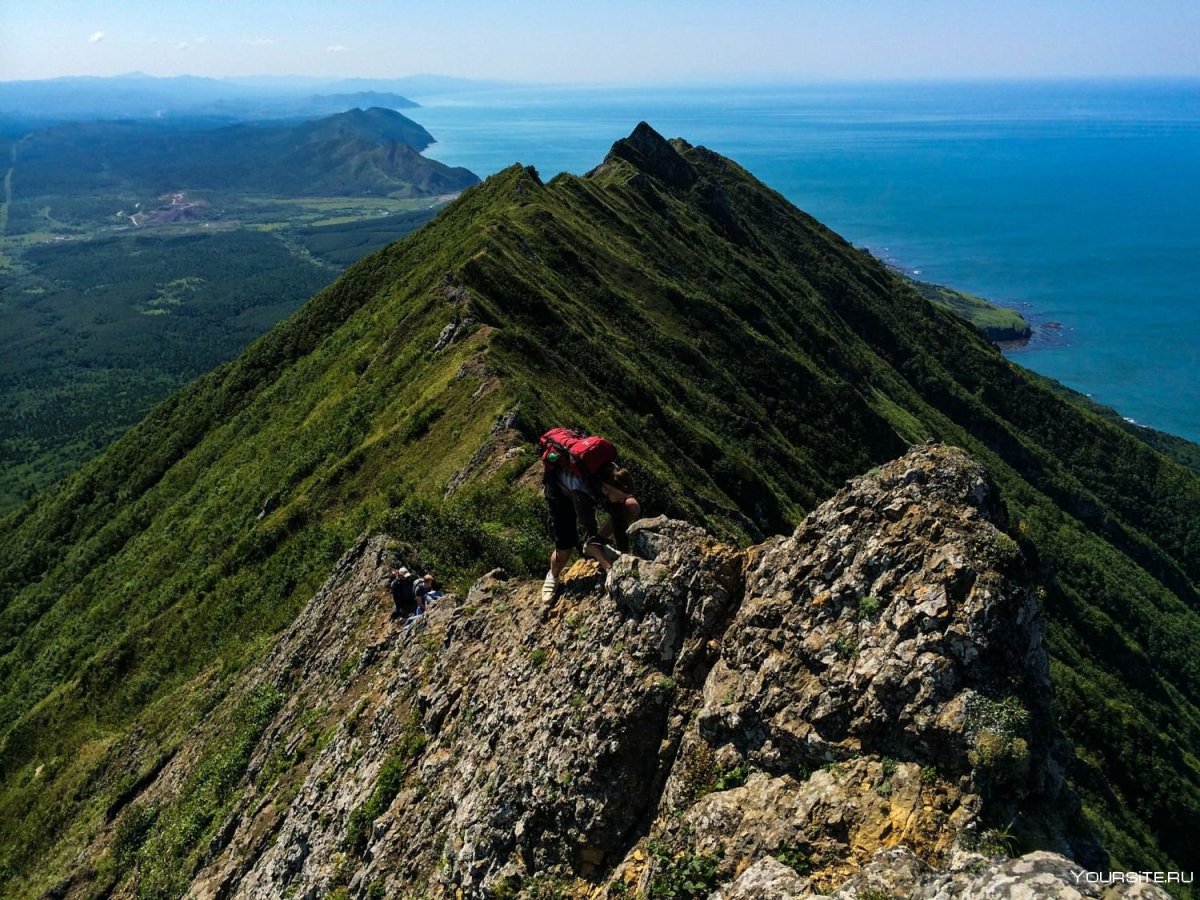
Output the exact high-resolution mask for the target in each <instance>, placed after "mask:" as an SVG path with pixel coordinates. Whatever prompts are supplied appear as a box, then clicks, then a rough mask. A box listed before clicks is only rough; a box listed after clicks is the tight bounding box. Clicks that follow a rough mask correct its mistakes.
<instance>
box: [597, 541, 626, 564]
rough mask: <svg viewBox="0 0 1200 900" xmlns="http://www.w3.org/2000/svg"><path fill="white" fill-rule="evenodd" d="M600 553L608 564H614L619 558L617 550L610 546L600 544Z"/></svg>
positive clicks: (619, 552)
mask: <svg viewBox="0 0 1200 900" xmlns="http://www.w3.org/2000/svg"><path fill="white" fill-rule="evenodd" d="M600 552H601V553H603V554H604V558H605V559H607V560H608V561H609V562H610V563H611V562H616V561H617V560H618V559H620V558H621V551H620V550H618V549H617V548H616V547H614V546H612V544H601V545H600Z"/></svg>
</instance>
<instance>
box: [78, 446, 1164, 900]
mask: <svg viewBox="0 0 1200 900" xmlns="http://www.w3.org/2000/svg"><path fill="white" fill-rule="evenodd" d="M1003 525H1004V522H1003V507H1002V506H1001V505H1000V503H999V501H998V498H997V492H996V488H995V486H994V485H993V483H992V482H991V480H990V478H989V477H988V475H987V474H986V472H985V471H984V470H983V468H982V467H981V466H980V465H978V464H977V463H975V462H974V461H972V460H971V459H970V458H969V457H968V456H967V455H966V454H965V453H963V452H962V451H959V450H957V449H954V448H951V447H948V446H944V445H940V444H933V443H929V444H925V445H920V446H918V447H915V448H913V449H912V450H910V451H909V452H908V453H907V454H906V455H905V456H903V457H902V458H900V459H898V460H895V461H894V462H891V463H889V464H887V465H884V466H882V467H880V468H879V469H877V470H875V471H872V472H871V473H869V474H867V475H865V476H862V477H860V478H857V479H854V480H853V481H851V482H849V483H848V484H847V485H846V486H845V488H844V489H843V490H842V491H840V492H839V493H838V494H837V495H836V496H834V497H833V498H832V499H830V500H829V501H828V502H826V503H825V504H823V505H822V506H820V507H819V508H818V509H817V510H815V511H814V512H813V513H812V514H811V515H810V516H808V517H807V518H806V519H805V520H804V521H803V523H802V524H801V525H800V526H799V527H798V528H797V529H796V530H795V532H794V533H793V534H791V535H788V536H781V537H775V538H772V539H770V540H768V541H766V542H765V543H762V544H759V545H757V546H754V547H751V548H750V549H749V550H746V551H740V550H737V549H735V548H734V547H732V546H729V545H727V544H725V543H722V542H721V541H719V540H717V539H715V538H714V537H712V536H711V535H710V534H708V533H707V532H705V531H703V530H702V529H700V528H697V527H694V526H691V525H689V524H687V523H685V522H681V521H677V520H671V519H668V518H665V517H660V518H656V519H644V520H642V521H640V522H638V523H636V524H635V525H634V526H633V528H632V530H631V533H632V552H631V553H629V554H626V555H624V556H622V557H621V558H620V559H619V560H618V561H617V563H616V564H615V565H614V566H613V569H612V571H611V572H610V573H609V575H608V576H607V578H605V577H602V575H601V574H600V573H599V572H598V571H597V570H596V569H595V566H594V564H593V563H590V562H588V563H582V562H581V563H577V564H576V565H575V566H574V567H573V568H572V569H571V570H570V571H569V572H568V573H567V576H566V579H565V583H564V591H563V593H562V594H561V596H560V597H559V598H558V599H557V600H556V601H555V602H554V603H553V604H552V605H546V604H545V603H543V602H542V600H541V598H540V594H539V590H538V585H537V584H536V583H533V582H529V581H521V580H517V579H514V578H510V577H509V576H508V575H507V574H506V573H505V572H503V571H502V570H496V571H492V572H490V573H488V574H487V575H485V576H484V577H482V578H481V579H479V580H478V581H477V582H476V583H475V584H474V586H473V587H472V588H471V589H470V591H469V592H468V593H467V594H466V596H453V595H450V596H447V597H445V598H443V599H441V600H440V601H438V602H437V603H436V604H434V605H433V606H432V607H431V608H430V611H429V612H428V614H427V615H425V616H424V617H422V618H419V619H417V620H416V621H415V622H412V623H408V624H398V623H396V622H394V621H393V620H390V619H389V618H388V616H389V611H390V600H389V599H388V598H387V596H386V593H385V592H384V590H383V589H382V587H381V585H382V580H383V579H384V578H385V576H386V574H387V572H388V570H389V567H390V566H391V565H392V564H393V563H394V562H395V557H396V556H397V554H399V555H400V556H401V557H403V555H404V553H405V549H404V547H403V546H402V545H400V544H398V543H397V542H396V541H395V540H393V539H391V538H388V537H383V536H377V537H371V538H365V537H364V538H363V539H362V540H361V541H360V542H359V543H358V544H357V546H355V547H354V548H353V549H352V550H351V551H350V552H349V553H347V554H346V556H345V557H344V558H343V559H342V560H341V562H340V563H339V564H338V566H337V567H336V569H335V571H334V572H333V573H332V575H331V576H330V578H329V580H328V582H327V583H326V584H325V585H324V587H322V588H321V590H320V591H318V592H317V593H316V595H315V596H314V597H313V598H312V599H311V601H310V602H309V603H308V604H307V606H306V607H305V609H304V610H303V612H302V613H301V614H300V616H299V617H298V618H297V619H296V621H295V622H294V624H293V625H292V626H291V628H290V629H289V630H288V631H287V633H286V634H285V635H284V636H283V637H282V638H281V639H280V640H279V642H278V643H277V645H276V646H275V647H274V649H273V650H272V651H271V652H270V653H269V654H268V655H267V657H266V658H265V661H264V662H263V663H262V664H261V665H260V666H258V667H257V668H256V669H254V670H252V671H251V672H249V673H248V674H247V675H246V676H245V677H244V678H243V680H242V682H241V683H240V686H239V687H238V688H237V689H235V690H234V691H232V692H231V693H230V695H229V696H228V697H227V698H226V700H225V701H224V702H223V703H221V704H220V705H219V706H218V707H216V708H215V709H213V710H212V711H211V712H210V713H208V715H207V716H206V717H205V719H204V721H203V723H202V726H201V727H200V728H199V729H196V730H195V731H194V732H193V734H192V736H191V737H190V738H189V740H188V741H187V742H186V743H184V745H183V746H182V747H181V748H180V749H179V750H178V751H177V752H176V753H175V754H174V755H173V756H172V757H171V758H170V759H169V760H167V761H165V763H164V764H163V765H162V766H161V767H160V768H159V769H158V770H157V772H156V773H155V775H154V777H153V778H151V779H149V780H147V781H146V782H145V783H144V784H141V785H139V786H138V789H137V790H136V791H133V792H131V793H130V795H129V796H127V797H126V798H125V803H124V805H123V806H122V807H121V808H120V809H117V810H112V811H111V815H110V821H111V823H110V826H109V827H108V828H107V829H105V831H104V832H103V834H102V835H101V836H100V837H99V838H98V839H97V840H96V841H95V842H93V844H92V845H91V846H90V847H88V848H87V849H86V850H85V851H84V852H83V854H82V855H81V857H80V858H81V860H88V859H95V858H96V857H97V856H99V855H100V854H101V853H105V852H108V853H116V854H118V855H119V856H120V855H121V854H124V856H123V857H122V858H125V859H136V860H137V862H136V864H135V866H134V869H135V871H133V872H131V873H130V875H131V877H130V878H128V879H126V880H124V881H122V882H121V884H120V885H118V887H117V889H116V891H115V892H114V893H113V896H139V895H140V894H139V893H138V892H137V890H136V889H135V887H134V885H135V884H140V885H141V886H142V888H143V889H144V888H145V887H146V886H148V885H152V884H154V883H155V880H156V879H157V880H158V882H159V883H166V882H168V881H170V879H171V878H173V877H178V876H179V874H180V873H175V872H155V871H153V866H154V859H155V856H154V854H153V853H152V852H147V851H148V850H152V848H153V842H154V841H155V840H158V839H159V836H160V835H161V834H163V833H167V832H169V831H170V830H171V829H172V828H177V827H184V826H185V824H186V821H185V817H184V818H181V817H179V816H178V815H177V811H178V810H179V808H180V806H181V805H184V806H186V802H185V803H182V804H181V799H182V800H186V797H188V796H190V795H191V794H192V793H194V792H195V790H196V785H197V782H198V781H202V780H203V779H205V778H210V777H212V776H211V772H212V765H211V763H210V762H209V760H208V757H209V756H211V748H212V747H213V746H226V745H228V743H229V740H230V739H229V738H228V737H226V735H228V734H230V733H233V734H236V733H237V728H236V725H237V723H238V722H239V721H242V720H245V719H246V717H247V716H248V715H249V713H248V712H247V711H248V710H261V709H263V708H264V707H265V709H266V710H267V712H266V714H265V715H264V716H263V719H264V722H263V724H261V727H260V730H259V731H258V735H257V737H252V738H251V739H250V747H249V748H248V749H249V763H248V765H247V766H246V769H245V773H244V775H243V776H242V781H241V783H240V784H239V785H238V789H239V791H240V795H239V797H240V799H239V800H238V801H237V803H236V805H235V807H234V809H233V812H232V814H231V815H229V817H228V818H227V820H226V821H225V822H224V823H223V824H221V826H220V827H219V828H218V829H217V831H216V837H215V838H214V839H213V840H212V842H211V844H210V845H209V847H208V848H207V851H206V852H205V854H204V856H203V859H202V865H201V866H200V867H199V869H198V871H197V872H196V873H195V874H194V875H191V876H188V877H187V879H186V884H183V885H177V886H182V887H185V892H186V895H187V896H189V897H197V898H234V897H239V898H251V897H254V898H260V897H261V898H265V897H296V898H314V900H315V898H318V897H327V896H349V897H372V898H375V897H414V898H415V897H464V898H475V897H505V896H509V897H512V896H526V897H555V896H561V897H575V896H578V897H585V896H586V897H636V896H641V897H651V898H653V897H701V896H709V895H710V894H711V895H712V896H716V897H722V898H726V900H733V898H771V897H807V896H832V897H838V898H844V900H850V898H882V897H927V898H935V897H937V898H950V897H963V898H967V897H1014V898H1016V897H1099V896H1101V894H1100V892H1099V890H1100V889H1099V887H1098V886H1097V885H1096V884H1095V883H1092V882H1089V881H1088V880H1087V879H1086V878H1085V877H1084V876H1085V873H1086V872H1087V871H1089V870H1090V868H1091V867H1093V866H1098V865H1100V866H1102V865H1103V863H1104V860H1103V857H1102V855H1101V854H1100V852H1099V850H1098V848H1097V847H1096V846H1095V845H1094V844H1092V843H1090V842H1089V841H1088V840H1087V839H1080V838H1079V837H1078V836H1076V835H1074V834H1073V833H1072V830H1071V823H1072V820H1073V817H1074V812H1075V811H1076V807H1077V803H1076V801H1075V799H1074V798H1073V796H1072V795H1071V794H1070V792H1069V791H1068V790H1067V789H1066V788H1065V787H1064V783H1063V778H1062V775H1061V771H1062V766H1063V764H1064V759H1063V756H1064V754H1068V753H1069V752H1070V751H1069V748H1068V747H1067V745H1066V744H1065V743H1064V742H1063V741H1062V739H1061V738H1060V737H1059V736H1058V734H1057V732H1056V730H1055V727H1054V724H1053V722H1052V719H1051V717H1050V715H1049V709H1050V700H1051V696H1050V692H1051V688H1050V682H1049V678H1048V674H1047V654H1046V651H1045V649H1044V646H1043V625H1042V619H1041V616H1040V612H1039V604H1038V599H1037V586H1036V585H1035V584H1034V583H1033V582H1032V581H1031V579H1030V576H1029V573H1028V572H1027V570H1026V566H1025V563H1024V560H1023V559H1022V556H1021V554H1020V552H1019V551H1018V550H1017V547H1016V545H1015V544H1014V542H1013V541H1012V540H1011V539H1010V538H1009V537H1007V536H1006V534H1005V533H1004V531H1003V530H1001V528H1002V526H1003ZM264 698H265V699H264ZM127 752H128V753H129V754H130V755H134V756H136V754H137V753H138V747H137V742H136V738H134V739H132V740H131V741H130V744H129V746H128V748H127ZM1018 834H1019V837H1018ZM1018 840H1019V841H1020V842H1021V843H1022V845H1023V846H1026V847H1032V846H1033V845H1037V846H1038V847H1039V848H1040V849H1039V850H1038V851H1037V852H1029V853H1026V854H1025V855H1023V856H1019V857H1017V858H1009V857H1010V856H1011V855H1012V854H1013V853H1014V852H1015V851H1016V850H1017V849H1018V847H1017V842H1018ZM1072 860H1078V861H1077V862H1076V861H1072ZM87 882H88V871H87V865H82V866H81V868H80V871H79V874H78V875H77V877H76V879H75V880H74V881H73V882H71V883H67V884H64V885H61V886H60V888H59V889H58V890H57V891H56V893H57V895H58V896H64V897H69V896H83V895H84V894H85V892H86V891H85V888H86V884H87ZM1107 889H1109V890H1110V893H1109V894H1106V895H1104V896H1143V897H1165V896H1166V894H1163V893H1162V892H1161V890H1159V889H1158V888H1156V887H1154V886H1146V885H1141V886H1137V887H1136V888H1134V887H1127V886H1117V887H1112V888H1107Z"/></svg>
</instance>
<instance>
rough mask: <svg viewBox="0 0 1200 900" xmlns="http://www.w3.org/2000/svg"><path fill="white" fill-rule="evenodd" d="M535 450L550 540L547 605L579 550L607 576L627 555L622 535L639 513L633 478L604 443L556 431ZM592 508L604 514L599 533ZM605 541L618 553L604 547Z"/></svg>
mask: <svg viewBox="0 0 1200 900" xmlns="http://www.w3.org/2000/svg"><path fill="white" fill-rule="evenodd" d="M539 444H540V445H541V446H542V448H543V455H542V459H543V462H544V464H545V471H544V474H543V478H542V490H543V492H544V494H545V497H546V506H547V519H548V524H549V530H550V535H551V537H552V538H553V540H554V550H553V552H552V553H551V554H550V570H549V571H548V572H547V573H546V580H545V582H544V583H543V586H542V596H543V598H545V599H552V598H553V597H554V595H555V594H556V593H557V591H558V587H559V583H560V580H561V575H562V570H563V569H564V568H565V567H566V565H567V563H569V562H570V561H571V557H572V555H573V554H574V552H575V551H576V550H582V551H583V553H584V555H586V556H590V557H591V558H592V559H594V560H596V561H597V562H598V563H599V564H600V567H601V568H602V569H604V570H605V571H607V570H608V568H609V567H610V566H611V565H612V563H613V560H615V559H616V558H617V556H618V555H619V552H618V551H624V550H628V549H629V541H628V538H627V536H626V529H627V528H628V527H629V525H630V523H631V522H633V521H634V520H635V519H636V518H637V517H638V515H639V513H640V512H641V507H640V506H639V505H638V502H637V500H636V499H635V498H634V496H633V476H632V475H630V474H629V472H628V471H627V470H626V469H623V468H621V467H620V466H618V465H617V464H616V450H615V449H614V448H613V446H612V444H611V443H609V442H608V441H606V440H605V439H604V438H597V437H587V436H584V435H581V434H579V433H578V432H569V431H567V429H558V428H556V429H551V430H550V431H548V432H546V434H545V435H543V436H542V439H541V441H539ZM597 508H602V509H604V510H605V511H606V512H607V513H608V521H607V522H606V523H605V525H604V527H603V528H599V527H597V521H596V510H597ZM581 525H582V526H583V531H584V537H583V540H582V541H580V539H579V526H581ZM606 538H608V539H611V540H612V542H613V543H614V544H616V547H617V549H614V548H613V547H611V546H609V545H608V544H607V543H606V541H605V539H606Z"/></svg>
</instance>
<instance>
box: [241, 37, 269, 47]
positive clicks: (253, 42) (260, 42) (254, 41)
mask: <svg viewBox="0 0 1200 900" xmlns="http://www.w3.org/2000/svg"><path fill="white" fill-rule="evenodd" d="M242 43H243V44H249V45H250V46H251V47H274V46H275V40H274V39H273V38H245V39H244V40H243V41H242Z"/></svg>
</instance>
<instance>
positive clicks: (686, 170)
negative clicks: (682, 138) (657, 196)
mask: <svg viewBox="0 0 1200 900" xmlns="http://www.w3.org/2000/svg"><path fill="white" fill-rule="evenodd" d="M685 146H686V145H685ZM613 159H623V160H625V161H626V162H629V163H630V164H632V165H633V166H634V167H635V168H637V169H638V170H639V171H641V172H645V173H646V174H647V175H650V176H652V177H654V178H657V179H658V180H660V181H662V182H665V183H666V184H668V185H671V186H672V187H680V188H685V187H689V186H690V185H691V184H692V183H694V182H695V181H696V179H697V178H698V177H699V176H698V174H697V172H696V169H695V167H694V166H693V165H692V164H691V163H690V162H688V161H687V160H686V159H684V158H683V157H682V156H681V155H680V153H679V150H677V149H676V148H675V147H674V146H672V144H671V142H670V141H668V140H667V139H666V138H664V137H663V136H662V135H661V134H659V133H658V132H657V131H655V130H654V129H653V128H651V127H650V125H649V124H648V123H646V122H639V123H638V124H637V127H636V128H634V129H633V131H632V132H631V133H630V135H629V137H626V138H621V139H620V140H619V141H617V142H616V143H615V144H613V145H612V149H611V150H610V151H609V152H608V156H607V157H605V160H604V161H605V163H608V162H610V161H611V160H613Z"/></svg>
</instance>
